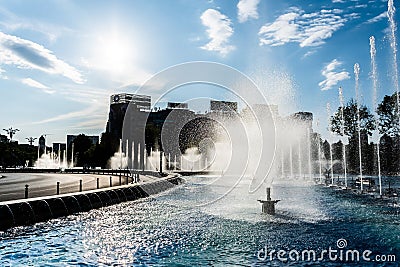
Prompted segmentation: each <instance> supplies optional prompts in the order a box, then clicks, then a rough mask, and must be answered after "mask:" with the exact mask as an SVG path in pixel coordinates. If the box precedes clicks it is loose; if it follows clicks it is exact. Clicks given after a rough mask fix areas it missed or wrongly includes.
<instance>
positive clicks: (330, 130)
mask: <svg viewBox="0 0 400 267" xmlns="http://www.w3.org/2000/svg"><path fill="white" fill-rule="evenodd" d="M326 113H327V114H328V130H329V135H330V140H329V142H328V143H329V156H330V161H331V185H333V183H334V179H333V153H332V142H333V141H332V125H331V105H330V104H329V103H327V104H326Z"/></svg>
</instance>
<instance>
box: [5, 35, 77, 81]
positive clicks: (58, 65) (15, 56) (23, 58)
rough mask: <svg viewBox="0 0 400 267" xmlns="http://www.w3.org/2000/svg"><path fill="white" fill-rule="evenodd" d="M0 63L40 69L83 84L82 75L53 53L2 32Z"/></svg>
mask: <svg viewBox="0 0 400 267" xmlns="http://www.w3.org/2000/svg"><path fill="white" fill-rule="evenodd" d="M0 62H1V63H2V64H7V65H15V66H17V67H19V68H27V69H38V70H41V71H43V72H46V73H50V74H59V75H62V76H64V77H66V78H69V79H71V80H72V81H74V82H75V83H78V84H82V83H84V79H83V76H82V74H81V73H80V72H79V71H78V70H76V69H75V68H74V67H72V66H70V65H69V64H67V63H66V62H64V61H62V60H60V59H58V58H57V57H56V56H55V55H54V54H53V52H52V51H50V50H48V49H47V48H45V47H43V46H42V45H39V44H37V43H34V42H32V41H29V40H26V39H22V38H19V37H17V36H13V35H8V34H5V33H3V32H0Z"/></svg>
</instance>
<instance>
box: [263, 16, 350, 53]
mask: <svg viewBox="0 0 400 267" xmlns="http://www.w3.org/2000/svg"><path fill="white" fill-rule="evenodd" d="M341 13H342V11H341V10H339V9H333V10H324V9H323V10H321V11H318V12H314V13H304V11H303V10H301V9H298V8H291V10H290V12H288V13H286V14H283V15H281V16H279V17H278V18H277V19H276V20H275V21H274V22H273V23H267V24H265V25H264V26H262V27H261V28H260V30H259V32H258V35H259V40H260V45H270V46H280V45H284V44H286V43H291V42H294V43H299V45H300V47H306V46H319V45H321V44H323V43H324V42H325V40H326V39H328V38H330V37H331V36H332V34H333V33H334V32H335V31H337V30H339V29H340V28H341V27H343V26H344V23H345V22H346V21H347V19H346V18H343V17H341V16H340V15H339V14H341ZM349 19H350V18H349Z"/></svg>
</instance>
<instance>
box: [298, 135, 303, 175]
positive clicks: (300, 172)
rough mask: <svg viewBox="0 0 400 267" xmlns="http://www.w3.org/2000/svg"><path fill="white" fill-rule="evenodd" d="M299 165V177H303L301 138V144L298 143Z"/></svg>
mask: <svg viewBox="0 0 400 267" xmlns="http://www.w3.org/2000/svg"><path fill="white" fill-rule="evenodd" d="M298 149H299V151H298V164H299V177H300V178H301V177H303V172H302V169H301V139H300V138H299V142H298Z"/></svg>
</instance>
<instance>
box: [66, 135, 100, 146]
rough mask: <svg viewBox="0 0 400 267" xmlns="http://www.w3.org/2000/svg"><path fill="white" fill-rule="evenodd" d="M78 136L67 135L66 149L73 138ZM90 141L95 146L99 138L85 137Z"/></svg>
mask: <svg viewBox="0 0 400 267" xmlns="http://www.w3.org/2000/svg"><path fill="white" fill-rule="evenodd" d="M77 137H78V135H70V134H69V135H67V147H70V146H71V144H72V142H74V140H75V138H77ZM86 137H88V138H89V139H90V141H91V142H92V144H93V145H96V144H98V143H99V141H100V138H99V136H97V135H86Z"/></svg>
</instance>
